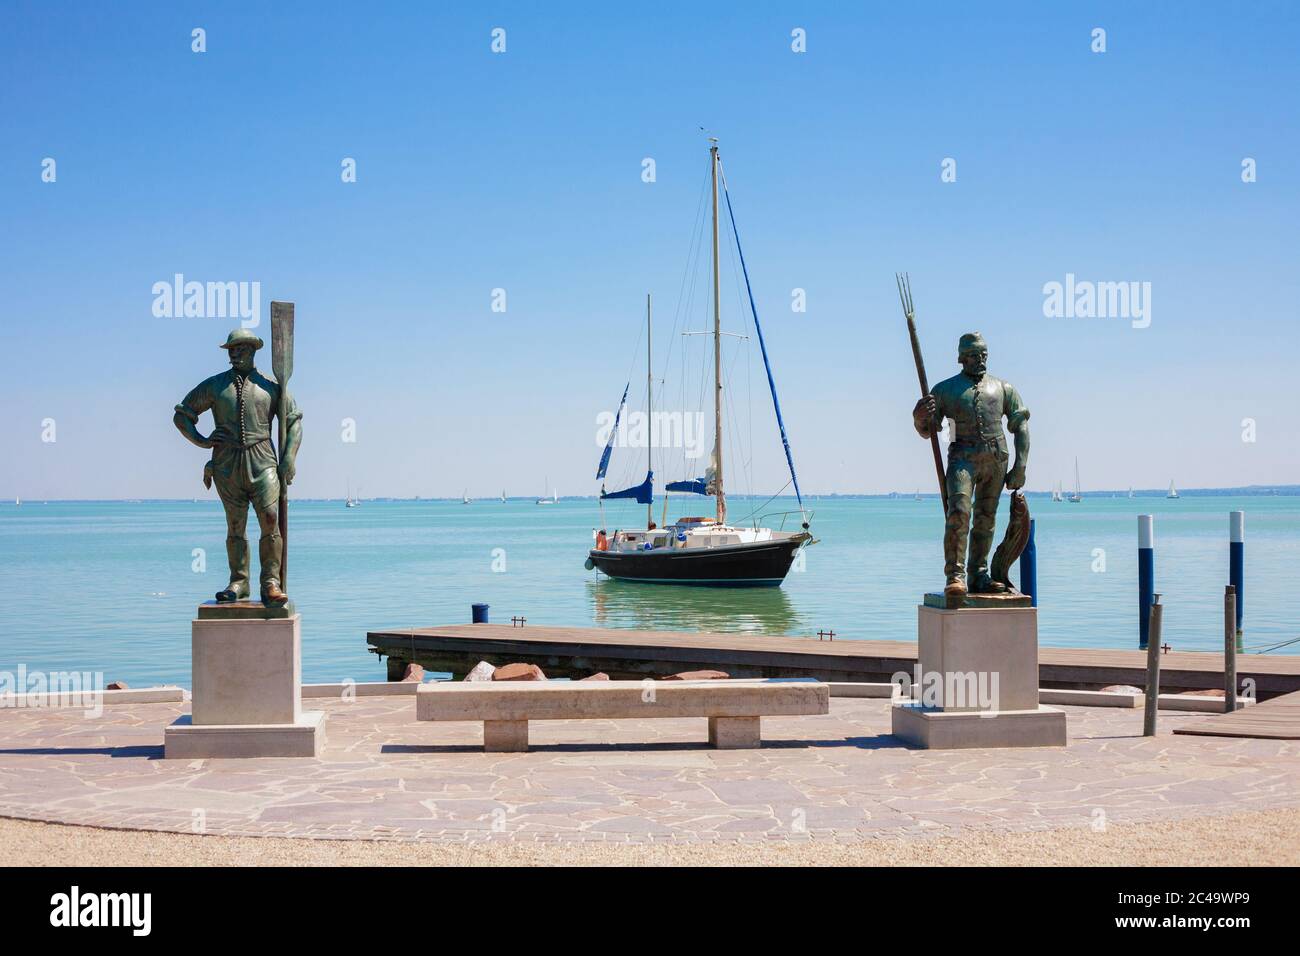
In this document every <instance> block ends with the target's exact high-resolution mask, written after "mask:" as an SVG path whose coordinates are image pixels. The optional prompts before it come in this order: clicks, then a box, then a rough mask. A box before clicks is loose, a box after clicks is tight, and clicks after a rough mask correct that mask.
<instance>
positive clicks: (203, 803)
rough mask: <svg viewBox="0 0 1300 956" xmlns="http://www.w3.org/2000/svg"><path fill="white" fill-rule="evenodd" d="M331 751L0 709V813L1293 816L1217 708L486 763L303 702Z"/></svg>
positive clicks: (366, 716) (617, 821)
mask: <svg viewBox="0 0 1300 956" xmlns="http://www.w3.org/2000/svg"><path fill="white" fill-rule="evenodd" d="M309 703H310V705H311V707H310V709H323V710H325V712H326V714H327V716H328V719H327V725H326V726H327V732H328V733H327V742H326V745H325V748H324V753H323V755H322V757H321V758H320V759H258V760H195V761H177V760H165V759H163V747H162V741H163V728H164V727H165V726H166V725H167V724H169V723H170V722H171V721H172V720H173V719H174V718H175V717H176V716H178V715H180V714H183V713H186V712H187V711H188V706H189V705H188V704H138V705H131V704H117V705H112V706H109V707H106V708H104V709H103V713H102V714H101V715H100V716H98V717H91V716H88V715H87V714H86V713H85V712H83V711H81V710H77V709H49V708H44V709H31V708H8V709H2V710H0V816H8V817H17V818H23V819H29V820H43V821H49V822H58V823H73V824H88V825H93V826H101V827H112V828H125V829H143V830H164V831H175V832H185V833H193V832H197V833H214V834H229V835H245V836H291V837H311V838H331V839H396V840H431V841H441V840H456V841H476V840H487V841H496V840H526V841H566V840H573V841H614V842H660V841H663V842H710V841H728V840H730V841H740V842H755V841H766V840H833V841H837V842H853V841H859V840H865V839H872V838H876V837H884V836H888V837H903V838H910V837H928V836H935V835H955V834H958V833H961V832H970V831H973V830H981V829H984V830H987V829H996V830H1003V831H1007V830H1040V829H1051V828H1060V827H1088V826H1091V827H1094V828H1096V827H1099V826H1100V825H1102V824H1104V823H1107V822H1126V821H1140V820H1149V819H1154V818H1161V819H1165V818H1174V817H1188V816H1215V815H1220V816H1222V815H1228V814H1231V813H1238V812H1243V811H1250V810H1265V809H1274V808H1282V807H1295V806H1300V744H1297V742H1296V741H1280V740H1242V739H1227V738H1213V737H1190V736H1182V735H1178V736H1175V735H1173V734H1172V733H1171V731H1172V729H1173V728H1174V727H1176V726H1183V725H1185V724H1188V723H1191V722H1194V721H1197V720H1204V719H1206V716H1205V715H1199V714H1186V713H1177V714H1175V713H1171V712H1164V713H1162V714H1161V717H1160V734H1159V735H1158V736H1156V737H1153V738H1143V737H1142V736H1141V731H1142V712H1141V711H1140V710H1117V709H1110V708H1081V707H1067V708H1064V710H1066V712H1067V713H1068V715H1069V735H1070V743H1069V746H1068V747H1066V748H1057V749H1051V748H1044V749H1030V750H965V751H924V750H913V749H909V748H907V747H905V746H903V745H901V744H899V743H898V742H897V741H896V740H895V739H894V738H893V737H891V736H889V705H888V702H887V701H884V700H863V699H846V698H833V699H832V701H831V712H830V713H829V714H828V715H825V716H817V717H773V718H764V720H763V736H764V745H763V747H762V749H759V750H733V751H718V750H712V749H710V748H709V747H708V746H707V744H706V743H705V738H706V727H705V721H704V720H703V719H699V720H684V719H683V720H619V721H535V722H533V724H532V725H531V726H532V742H533V749H532V751H530V752H529V753H523V754H485V753H483V752H482V751H481V748H480V746H479V745H480V744H481V741H482V737H481V729H480V725H479V724H468V723H417V722H416V721H415V719H414V711H415V702H414V700H413V699H412V698H410V697H360V698H356V699H354V700H351V701H345V700H324V701H322V700H313V701H310V702H309Z"/></svg>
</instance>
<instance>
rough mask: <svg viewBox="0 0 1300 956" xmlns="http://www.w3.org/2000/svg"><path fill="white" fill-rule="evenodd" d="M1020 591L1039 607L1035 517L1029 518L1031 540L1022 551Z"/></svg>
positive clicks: (1034, 605)
mask: <svg viewBox="0 0 1300 956" xmlns="http://www.w3.org/2000/svg"><path fill="white" fill-rule="evenodd" d="M1020 593H1021V594H1028V595H1029V596H1030V597H1031V598H1032V599H1033V601H1032V602H1031V603H1032V605H1033V607H1038V548H1036V547H1035V546H1034V519H1033V518H1030V519H1029V541H1028V542H1027V543H1026V544H1025V550H1024V551H1022V552H1021V553H1020Z"/></svg>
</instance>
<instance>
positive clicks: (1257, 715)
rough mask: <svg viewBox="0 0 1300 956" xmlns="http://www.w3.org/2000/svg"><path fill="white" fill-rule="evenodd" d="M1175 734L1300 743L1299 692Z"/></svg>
mask: <svg viewBox="0 0 1300 956" xmlns="http://www.w3.org/2000/svg"><path fill="white" fill-rule="evenodd" d="M1238 659H1240V658H1238ZM1174 733H1176V734H1197V735H1200V736H1204V737H1263V738H1266V739H1268V740H1300V691H1297V692H1296V693H1294V694H1284V695H1282V696H1281V697H1275V698H1273V699H1272V700H1268V701H1265V702H1264V703H1262V704H1256V705H1255V706H1254V707H1247V708H1245V709H1243V710H1238V711H1236V712H1235V713H1231V714H1223V715H1222V716H1218V717H1211V718H1210V719H1209V720H1203V721H1198V722H1197V723H1195V724H1191V725H1189V726H1187V727H1178V728H1177V729H1175V730H1174Z"/></svg>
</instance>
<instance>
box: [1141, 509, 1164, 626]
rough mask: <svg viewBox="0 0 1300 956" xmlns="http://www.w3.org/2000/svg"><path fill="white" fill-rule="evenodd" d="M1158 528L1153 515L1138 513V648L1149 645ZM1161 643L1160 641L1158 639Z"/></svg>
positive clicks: (1154, 588) (1154, 587)
mask: <svg viewBox="0 0 1300 956" xmlns="http://www.w3.org/2000/svg"><path fill="white" fill-rule="evenodd" d="M1155 543H1156V529H1155V519H1153V518H1152V517H1151V515H1138V648H1139V649H1141V648H1144V647H1146V646H1147V643H1148V640H1147V639H1148V637H1149V636H1150V630H1151V606H1152V595H1153V594H1154V593H1155V590H1156V550H1155ZM1156 643H1157V644H1159V643H1160V642H1159V641H1156Z"/></svg>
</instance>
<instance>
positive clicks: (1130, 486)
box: [1128, 485, 1133, 498]
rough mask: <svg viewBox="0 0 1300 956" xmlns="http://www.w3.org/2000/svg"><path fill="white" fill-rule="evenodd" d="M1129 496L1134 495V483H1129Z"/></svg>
mask: <svg viewBox="0 0 1300 956" xmlns="http://www.w3.org/2000/svg"><path fill="white" fill-rule="evenodd" d="M1128 496H1129V497H1130V498H1132V497H1133V486H1132V485H1129V487H1128Z"/></svg>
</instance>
